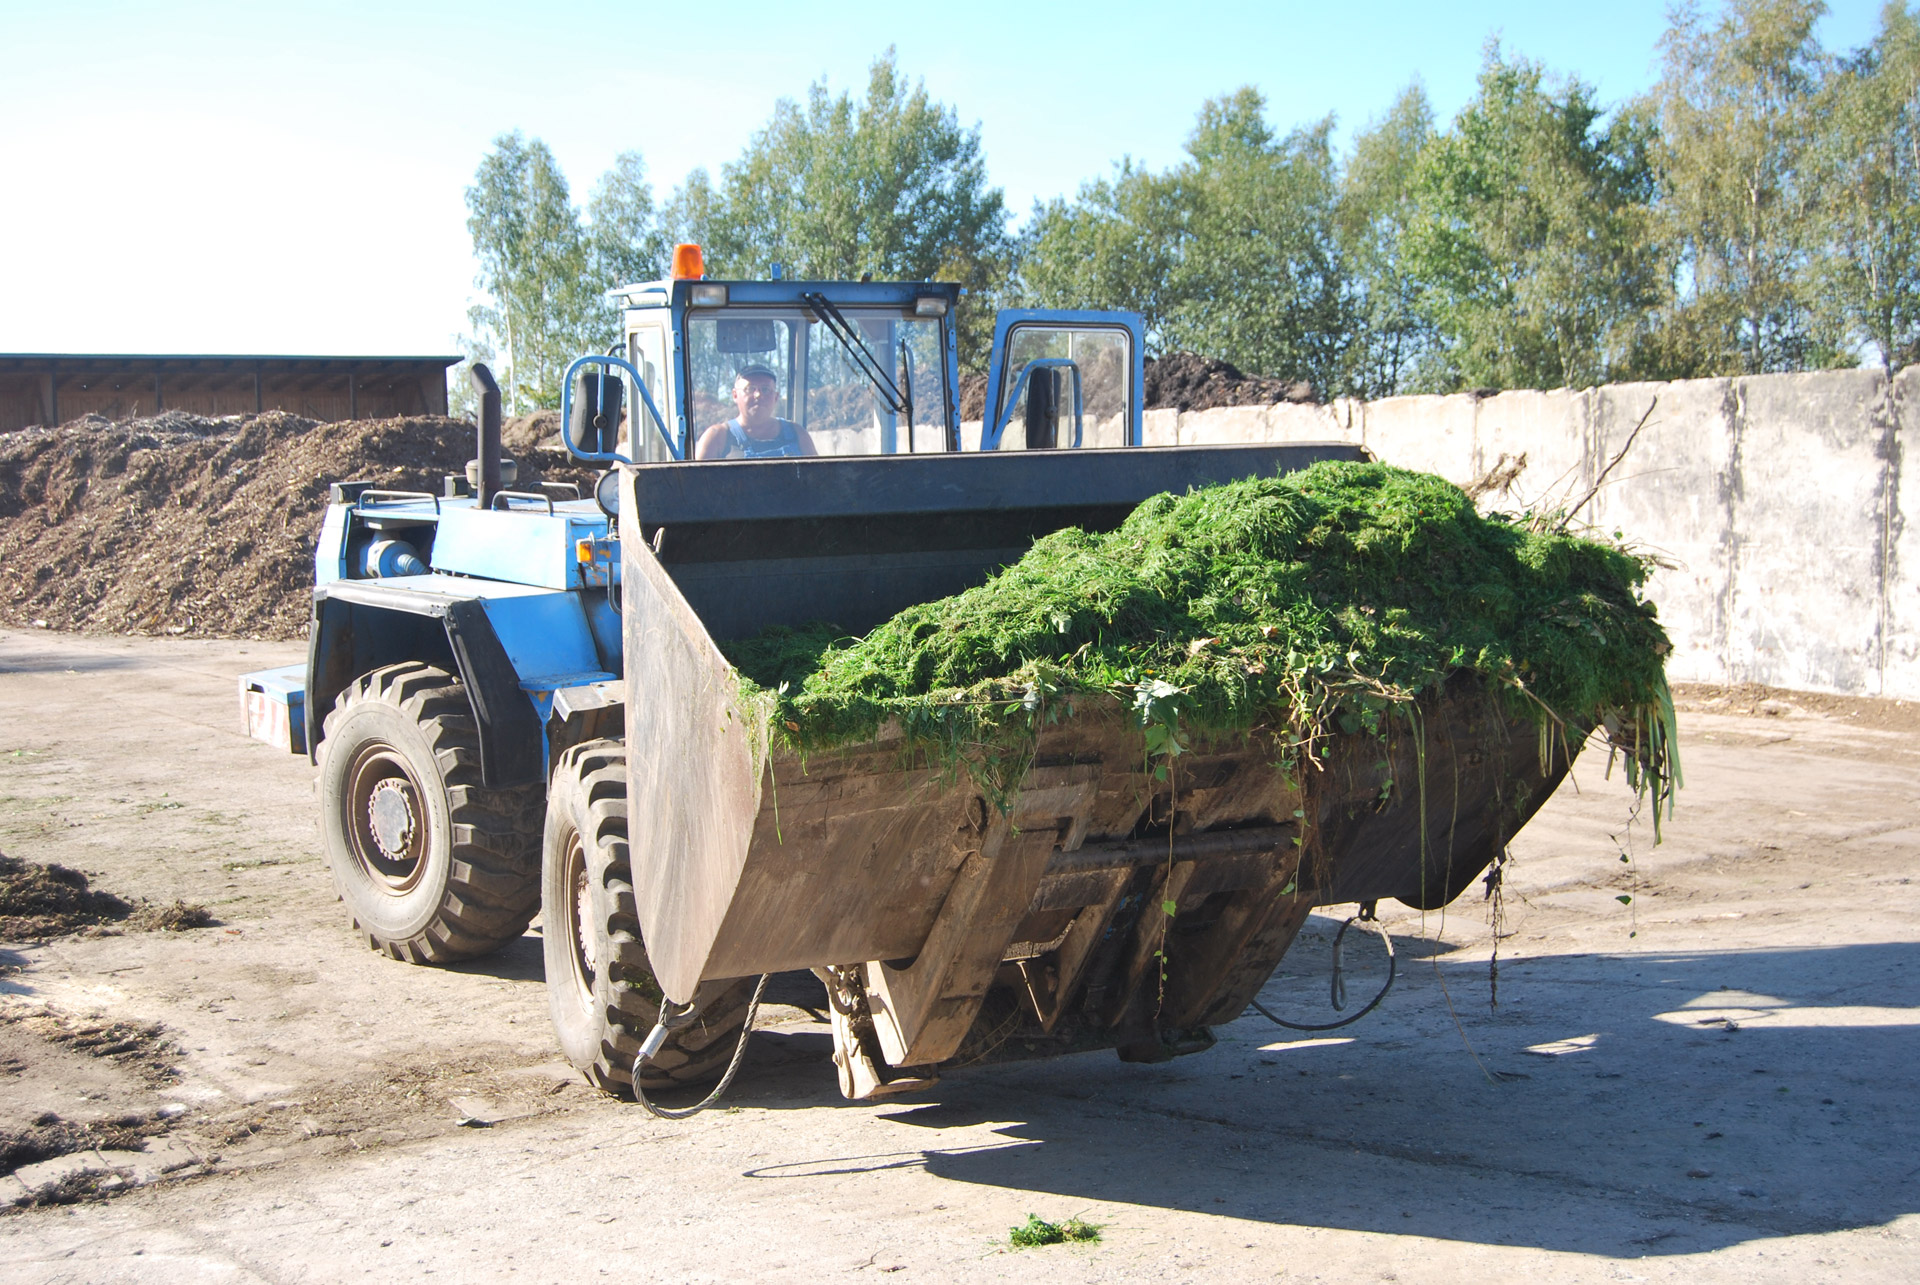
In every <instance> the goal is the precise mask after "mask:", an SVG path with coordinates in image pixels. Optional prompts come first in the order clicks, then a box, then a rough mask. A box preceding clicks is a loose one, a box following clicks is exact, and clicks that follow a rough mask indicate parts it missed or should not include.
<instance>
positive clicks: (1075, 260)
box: [1020, 158, 1183, 347]
mask: <svg viewBox="0 0 1920 1285" xmlns="http://www.w3.org/2000/svg"><path fill="white" fill-rule="evenodd" d="M1181 199H1182V195H1181V192H1180V189H1179V185H1178V183H1177V182H1175V181H1174V180H1173V179H1172V178H1170V177H1168V176H1163V175H1157V174H1153V173H1150V172H1149V171H1147V170H1145V169H1142V168H1141V167H1139V166H1137V165H1135V164H1134V163H1133V162H1132V161H1131V160H1130V159H1125V158H1123V159H1122V160H1121V162H1120V164H1119V165H1118V167H1117V172H1116V173H1115V174H1114V176H1113V177H1112V178H1111V179H1095V180H1094V181H1092V182H1090V183H1086V184H1083V185H1082V186H1081V188H1080V194H1079V196H1078V197H1077V198H1076V199H1075V200H1073V201H1067V200H1064V199H1061V198H1055V199H1054V200H1052V201H1048V202H1045V203H1036V204H1035V206H1034V211H1033V217H1032V218H1031V219H1030V220H1029V221H1028V224H1027V227H1026V230H1025V231H1024V232H1023V233H1022V235H1021V242H1020V273H1021V291H1022V302H1024V303H1026V304H1028V305H1029V306H1032V307H1039V308H1125V309H1128V310H1131V311H1133V312H1138V313H1139V314H1141V316H1142V317H1143V318H1144V319H1145V321H1146V327H1147V333H1148V336H1149V342H1150V343H1152V344H1154V345H1156V346H1161V347H1164V346H1165V340H1164V336H1165V335H1166V332H1167V324H1168V320H1169V317H1170V316H1171V313H1172V311H1173V309H1174V306H1175V302H1176V295H1175V293H1174V291H1173V290H1172V289H1171V282H1172V277H1173V272H1174V267H1175V265H1176V264H1177V262H1178V260H1179V253H1178V238H1177V236H1175V235H1173V234H1172V233H1173V230H1174V229H1176V228H1178V227H1179V225H1180V223H1181V220H1182V218H1183V215H1182V213H1181V204H1180V203H1181Z"/></svg>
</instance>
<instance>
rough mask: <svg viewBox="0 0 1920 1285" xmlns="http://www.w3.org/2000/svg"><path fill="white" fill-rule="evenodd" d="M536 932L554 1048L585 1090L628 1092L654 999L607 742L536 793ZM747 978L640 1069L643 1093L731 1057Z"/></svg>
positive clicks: (712, 1073)
mask: <svg viewBox="0 0 1920 1285" xmlns="http://www.w3.org/2000/svg"><path fill="white" fill-rule="evenodd" d="M540 866H541V874H540V932H541V937H542V941H543V942H544V945H545V950H546V965H547V1004H548V1007H549V1009H550V1010H551V1011H552V1013H553V1029H554V1034H555V1035H557V1036H558V1037H559V1040H560V1048H561V1051H562V1052H564V1053H565V1054H566V1056H567V1060H568V1061H570V1062H572V1063H573V1064H574V1066H576V1067H577V1068H579V1070H580V1073H581V1074H582V1075H584V1076H586V1078H587V1080H588V1082H589V1083H591V1084H593V1085H594V1086H595V1087H596V1088H599V1089H602V1090H604V1091H606V1092H608V1093H618V1094H625V1093H630V1092H631V1091H632V1089H633V1060H634V1057H635V1056H636V1055H637V1054H638V1053H639V1052H640V1042H641V1041H642V1040H644V1039H645V1038H646V1037H647V1033H648V1032H649V1031H651V1030H652V1029H653V1024H654V1022H655V1021H656V1020H657V1019H658V1018H659V1015H660V1000H661V998H662V997H661V993H660V987H659V985H658V984H657V983H656V982H655V981H654V979H653V969H652V967H651V966H650V965H649V963H648V961H647V948H646V945H645V944H644V943H643V942H642V941H641V940H640V917H639V913H638V910H637V908H636V907H635V904H634V896H633V867H632V864H631V861H630V858H629V855H628V849H627V759H626V750H625V748H624V747H623V746H622V745H621V744H620V743H619V742H618V741H588V742H586V743H585V744H582V745H576V746H574V747H573V748H572V749H570V750H568V751H567V752H566V753H565V754H563V755H562V756H561V757H560V762H559V764H558V765H557V766H556V767H555V768H554V771H553V785H552V789H551V790H550V792H549V794H548V797H547V827H546V839H545V843H544V846H543V851H542V854H541V862H540ZM752 987H753V982H752V980H751V979H747V980H744V981H741V982H739V983H737V984H735V985H732V986H729V987H728V988H727V989H726V990H725V991H724V992H723V993H721V994H719V995H716V996H714V997H713V999H712V1000H711V1001H709V1002H708V1003H707V1004H706V1006H705V1007H704V1008H702V1009H701V1011H700V1015H699V1017H697V1018H696V1019H695V1020H694V1021H693V1023H692V1024H691V1025H688V1026H686V1027H683V1028H682V1029H680V1030H678V1031H675V1032H674V1033H673V1034H672V1035H671V1036H669V1037H668V1039H667V1042H666V1044H665V1045H664V1046H663V1047H662V1048H661V1050H660V1052H659V1054H658V1055H656V1056H655V1057H654V1058H652V1059H651V1060H650V1061H649V1062H648V1063H647V1068H646V1069H647V1073H646V1076H645V1078H644V1079H643V1081H642V1087H643V1088H646V1089H647V1090H649V1091H652V1090H655V1089H670V1088H674V1087H676V1086H680V1085H696V1084H703V1083H706V1082H707V1081H710V1080H713V1079H715V1078H717V1077H718V1076H719V1075H720V1073H721V1072H722V1071H724V1070H725V1069H726V1066H727V1062H728V1061H729V1060H730V1059H731V1058H732V1056H733V1047H734V1043H735V1041H736V1040H737V1039H738V1037H739V1033H740V1028H741V1026H742V1025H744V1024H745V1022H746V1019H747V1006H748V1002H749V1000H750V998H751V996H752Z"/></svg>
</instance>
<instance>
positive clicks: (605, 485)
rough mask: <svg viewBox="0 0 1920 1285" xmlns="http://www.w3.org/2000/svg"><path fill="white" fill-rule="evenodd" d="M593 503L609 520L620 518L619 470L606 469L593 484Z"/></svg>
mask: <svg viewBox="0 0 1920 1285" xmlns="http://www.w3.org/2000/svg"><path fill="white" fill-rule="evenodd" d="M593 502H594V503H595V504H598V505H599V506H600V511H601V512H602V513H604V514H606V515H607V516H608V517H610V518H617V517H619V516H620V470H619V469H611V468H610V469H608V470H607V471H606V472H604V473H602V474H601V475H600V480H599V481H598V482H595V483H594V484H593Z"/></svg>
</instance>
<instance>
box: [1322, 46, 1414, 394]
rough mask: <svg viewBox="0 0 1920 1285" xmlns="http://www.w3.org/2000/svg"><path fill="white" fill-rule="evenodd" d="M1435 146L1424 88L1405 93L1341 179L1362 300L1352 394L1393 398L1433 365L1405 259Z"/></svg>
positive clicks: (1344, 221) (1344, 226) (1342, 231)
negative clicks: (1425, 158)
mask: <svg viewBox="0 0 1920 1285" xmlns="http://www.w3.org/2000/svg"><path fill="white" fill-rule="evenodd" d="M1432 139H1433V110H1432V108H1430V107H1429V106H1428V105H1427V96H1426V93H1425V92H1424V91H1423V90H1422V89H1421V88H1420V86H1419V85H1418V84H1414V85H1410V86H1408V87H1407V88H1406V89H1405V90H1402V91H1401V94H1400V97H1399V98H1397V99H1395V100H1394V104H1393V108H1392V110H1390V111H1389V112H1388V113H1387V114H1386V116H1385V117H1383V118H1382V119H1380V120H1378V121H1375V122H1374V123H1372V124H1370V125H1369V126H1368V127H1367V128H1366V129H1364V130H1362V131H1361V132H1360V133H1359V134H1358V135H1357V136H1356V137H1355V138H1354V141H1353V152H1352V154H1351V155H1350V156H1349V157H1348V158H1347V162H1346V166H1345V168H1344V169H1343V171H1342V172H1341V175H1340V204H1339V207H1338V210H1337V214H1336V221H1337V229H1338V235H1339V238H1340V244H1341V247H1342V251H1343V253H1344V254H1345V256H1346V262H1347V265H1348V269H1349V271H1350V272H1351V273H1352V274H1353V280H1354V287H1355V289H1356V291H1357V292H1358V295H1359V303H1358V335H1357V338H1356V342H1355V343H1354V344H1353V345H1352V347H1351V350H1350V351H1351V358H1350V360H1349V362H1348V366H1347V376H1346V389H1345V391H1347V392H1348V393H1350V394H1351V395H1353V396H1356V397H1390V396H1392V395H1393V394H1395V393H1397V392H1400V391H1402V390H1403V389H1404V388H1406V387H1407V386H1408V385H1409V383H1410V381H1411V379H1412V377H1413V375H1414V372H1415V371H1416V370H1417V369H1418V368H1419V367H1420V366H1421V365H1422V364H1423V363H1430V362H1431V360H1432V356H1433V352H1434V347H1435V345H1436V343H1437V342H1438V337H1437V336H1436V335H1435V334H1434V332H1433V327H1432V325H1431V323H1430V322H1429V321H1428V320H1427V318H1426V317H1425V316H1424V315H1423V314H1422V313H1421V311H1420V307H1419V296H1420V282H1419V280H1418V279H1417V278H1416V277H1415V276H1414V275H1413V273H1412V271H1411V270H1410V269H1409V267H1408V265H1407V262H1406V258H1405V256H1404V254H1403V253H1402V247H1403V243H1404V240H1405V237H1406V233H1407V228H1408V227H1409V226H1410V225H1411V224H1412V222H1413V220H1414V218H1415V216H1416V215H1417V214H1418V212H1419V207H1418V205H1417V203H1416V202H1415V200H1414V177H1415V175H1416V173H1417V172H1418V167H1419V164H1420V154H1421V153H1422V152H1423V151H1425V150H1426V147H1427V145H1428V143H1430V142H1431V141H1432Z"/></svg>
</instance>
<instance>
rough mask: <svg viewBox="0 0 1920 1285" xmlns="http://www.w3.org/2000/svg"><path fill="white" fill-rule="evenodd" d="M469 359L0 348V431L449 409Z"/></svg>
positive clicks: (383, 414) (370, 415)
mask: <svg viewBox="0 0 1920 1285" xmlns="http://www.w3.org/2000/svg"><path fill="white" fill-rule="evenodd" d="M461 360H462V359H461V358H459V357H269V356H253V357H245V356H211V357H203V356H173V357H169V356H155V355H138V354H115V353H0V433H3V432H8V431H10V430H12V429H17V428H25V427H27V426H28V425H32V424H62V423H65V422H66V421H68V420H71V419H77V418H78V417H80V416H82V415H86V414H89V413H91V414H95V415H105V416H106V417H107V418H109V419H126V418H129V417H138V416H144V415H156V414H158V413H160V412H161V411H163V410H182V411H190V412H192V413H193V414H196V415H246V414H251V413H254V412H256V411H267V410H284V411H291V412H292V413H293V414H295V415H301V416H304V417H306V418H307V419H318V420H336V419H383V418H386V417H389V416H394V415H444V414H446V413H447V368H448V367H449V366H452V365H454V364H456V363H457V362H459V361H461Z"/></svg>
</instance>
